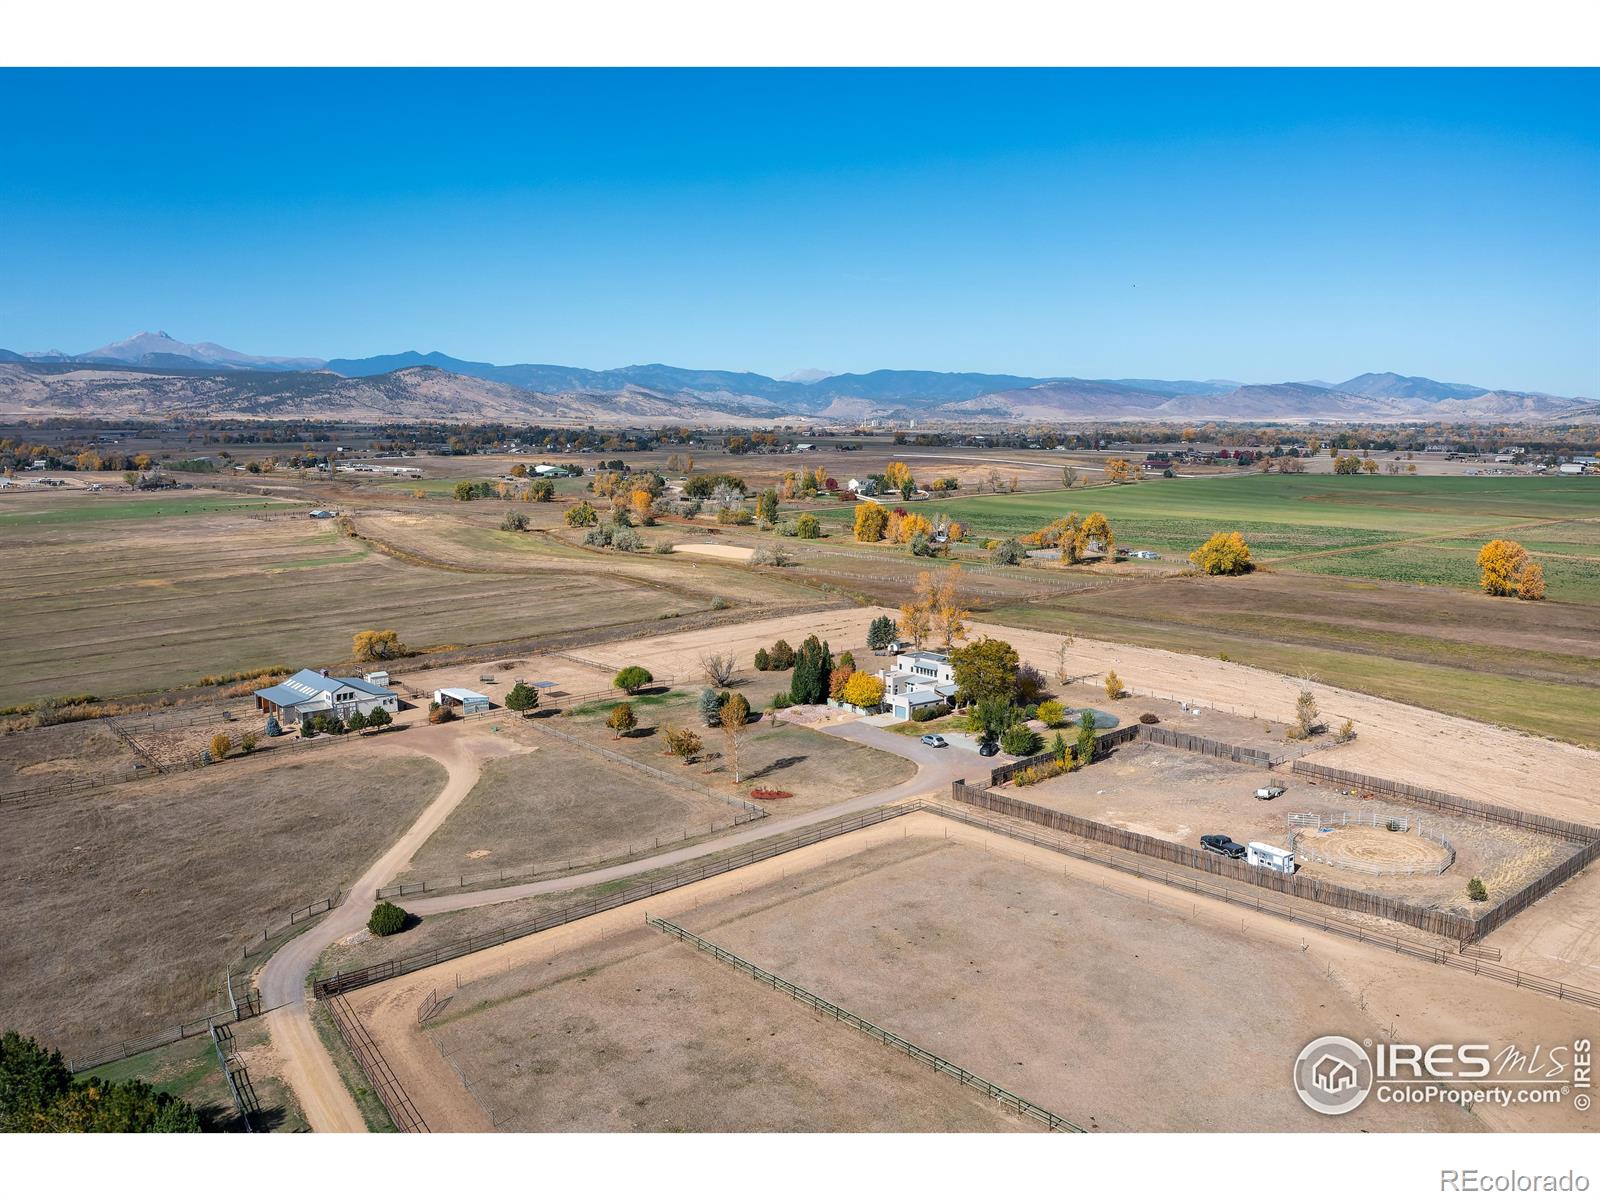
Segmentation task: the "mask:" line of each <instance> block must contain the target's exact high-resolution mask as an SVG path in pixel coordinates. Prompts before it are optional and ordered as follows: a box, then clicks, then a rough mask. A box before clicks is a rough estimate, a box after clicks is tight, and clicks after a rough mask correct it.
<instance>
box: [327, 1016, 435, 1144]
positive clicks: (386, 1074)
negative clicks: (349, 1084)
mask: <svg viewBox="0 0 1600 1200" xmlns="http://www.w3.org/2000/svg"><path fill="white" fill-rule="evenodd" d="M327 1000H328V1015H329V1016H330V1017H332V1018H333V1027H334V1028H335V1029H337V1030H338V1031H339V1037H340V1038H341V1039H343V1041H344V1044H345V1046H346V1047H347V1048H348V1049H349V1051H350V1053H351V1055H353V1056H354V1058H355V1060H356V1062H357V1063H359V1064H360V1066H361V1069H362V1071H364V1072H365V1073H366V1076H367V1080H368V1082H370V1083H371V1084H372V1090H373V1091H374V1092H376V1093H377V1095H378V1100H379V1102H380V1103H382V1105H383V1110H384V1111H385V1112H386V1113H388V1114H389V1120H390V1121H391V1122H393V1123H394V1127H395V1128H396V1129H398V1130H399V1131H400V1132H401V1133H427V1132H428V1124H427V1122H426V1121H424V1120H423V1119H422V1114H421V1113H419V1112H418V1111H417V1107H416V1105H414V1104H412V1103H411V1097H410V1096H408V1095H406V1090H405V1088H403V1087H401V1086H400V1080H399V1079H398V1078H396V1076H395V1073H394V1072H393V1071H392V1070H390V1068H389V1063H388V1060H387V1059H385V1058H384V1057H383V1051H382V1050H380V1049H378V1043H377V1042H375V1041H373V1040H372V1035H371V1034H370V1033H368V1032H367V1027H366V1026H365V1025H363V1024H362V1023H361V1018H360V1017H358V1016H357V1015H356V1010H355V1009H354V1008H352V1007H350V1002H349V1001H348V1000H346V999H345V998H344V997H343V996H339V995H330V996H328V997H327Z"/></svg>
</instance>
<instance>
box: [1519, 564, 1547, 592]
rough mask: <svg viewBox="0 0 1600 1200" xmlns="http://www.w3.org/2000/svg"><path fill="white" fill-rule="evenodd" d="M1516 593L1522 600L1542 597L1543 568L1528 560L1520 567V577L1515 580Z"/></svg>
mask: <svg viewBox="0 0 1600 1200" xmlns="http://www.w3.org/2000/svg"><path fill="white" fill-rule="evenodd" d="M1517 595H1518V596H1520V597H1522V599H1524V600H1543V599H1544V568H1543V567H1541V566H1540V565H1539V564H1538V563H1536V562H1530V563H1529V564H1528V565H1527V566H1525V567H1523V568H1522V578H1520V579H1518V580H1517Z"/></svg>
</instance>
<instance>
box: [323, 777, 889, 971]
mask: <svg viewBox="0 0 1600 1200" xmlns="http://www.w3.org/2000/svg"><path fill="white" fill-rule="evenodd" d="M920 807H921V805H920V804H917V803H914V802H913V803H907V804H895V805H890V806H888V807H886V808H874V809H868V810H867V811H866V812H860V813H852V814H850V815H849V816H846V817H839V818H837V819H835V820H832V821H828V822H825V823H823V824H821V825H815V826H812V827H811V828H810V829H806V830H802V831H801V832H799V833H795V834H791V835H790V836H788V837H784V838H777V839H774V840H772V841H768V842H764V843H759V844H757V845H755V846H751V847H748V848H746V849H744V850H741V851H739V852H738V853H736V854H731V855H729V856H727V857H726V858H720V857H708V858H707V859H706V860H704V861H701V862H698V863H693V864H690V865H689V866H687V867H684V868H682V869H681V870H678V871H674V872H673V873H671V874H670V875H661V876H657V877H656V878H654V879H647V880H643V881H641V882H639V883H637V884H634V885H633V886H632V887H629V888H624V889H623V890H621V891H618V892H613V893H612V894H611V895H609V896H601V897H597V898H596V899H593V900H585V901H583V902H582V903H580V904H574V905H571V906H569V907H567V908H564V909H561V910H559V911H557V912H553V913H546V914H545V915H543V916H540V917H535V918H534V919H533V920H531V921H521V922H518V923H517V924H515V925H509V926H506V927H504V928H502V929H499V930H493V931H491V932H489V933H483V934H477V935H475V936H473V937H469V938H464V939H462V940H460V941H457V942H452V943H450V944H448V945H445V946H441V947H439V948H438V949H436V950H427V951H423V952H422V953H419V954H412V955H408V956H406V957H403V958H395V959H390V960H388V961H387V962H381V963H374V964H372V965H370V966H366V967H355V968H352V969H350V970H348V971H339V972H336V973H335V974H332V975H324V976H315V977H313V978H312V980H311V989H312V994H313V995H315V996H317V997H319V998H320V997H323V996H331V995H336V994H337V993H339V992H347V991H350V990H352V989H354V988H360V987H366V986H367V985H368V984H372V983H380V982H382V981H383V980H386V979H393V978H394V977H396V976H398V975H406V974H409V973H410V972H412V971H420V970H423V969H424V968H426V967H432V966H437V965H438V964H439V963H443V962H449V961H450V960H451V959H455V958H461V957H463V956H464V955H468V954H474V953H476V952H477V951H479V950H487V949H488V948H490V947H491V946H500V945H504V944H505V943H506V942H510V941H515V940H516V939H517V938H523V937H527V936H528V935H529V934H534V933H541V932H543V931H544V930H546V929H554V928H555V927H556V926H558V925H566V924H568V923H570V922H572V921H578V920H582V919H583V918H584V917H592V916H596V915H597V914H599V913H603V912H610V911H611V910H612V909H615V908H621V907H622V906H623V905H625V904H633V903H635V902H636V901H639V900H647V899H649V898H650V897H651V896H659V895H660V894H661V893H663V892H670V891H673V890H675V889H677V888H680V887H683V886H685V885H686V884H690V883H697V882H699V881H700V880H702V879H712V878H715V877H716V876H718V875H722V874H725V873H727V872H728V871H737V870H738V869H739V868H741V867H748V866H751V865H752V864H754V863H758V862H764V861H765V860H766V859H769V858H774V857H776V856H777V855H780V854H788V853H789V852H790V851H792V850H799V849H802V848H804V847H806V846H812V845H815V844H816V843H818V842H822V841H826V840H828V839H829V838H834V837H838V836H839V835H840V834H845V833H851V832H854V831H855V830H857V829H866V828H868V827H869V826H873V825H879V824H882V823H883V822H884V821H892V820H894V819H895V818H896V817H903V816H905V815H906V814H907V813H910V812H916V811H917V810H918V809H919V808H920Z"/></svg>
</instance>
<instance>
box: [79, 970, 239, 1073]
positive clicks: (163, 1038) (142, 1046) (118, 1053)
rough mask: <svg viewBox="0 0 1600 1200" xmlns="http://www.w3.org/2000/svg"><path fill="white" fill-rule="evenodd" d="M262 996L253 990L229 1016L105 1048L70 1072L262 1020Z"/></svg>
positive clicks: (170, 1028) (221, 1014)
mask: <svg viewBox="0 0 1600 1200" xmlns="http://www.w3.org/2000/svg"><path fill="white" fill-rule="evenodd" d="M262 1011H263V1010H262V1008H261V993H260V992H257V991H256V990H255V989H254V988H252V989H250V990H249V991H247V992H245V993H244V994H243V995H242V996H241V997H240V999H239V1002H238V1003H237V1004H235V1005H233V1006H232V1007H231V1008H230V1009H228V1010H227V1011H226V1012H215V1013H208V1014H207V1015H206V1016H203V1017H196V1018H195V1019H194V1020H192V1021H180V1022H179V1023H178V1024H176V1025H169V1026H167V1027H166V1028H165V1029H160V1030H157V1031H156V1032H155V1033H152V1034H148V1035H146V1036H144V1037H138V1038H127V1039H125V1040H123V1041H120V1042H115V1043H112V1044H111V1045H108V1046H102V1047H101V1048H100V1049H98V1050H93V1051H91V1052H90V1053H88V1054H86V1055H84V1056H83V1057H82V1058H74V1059H70V1060H69V1061H68V1062H67V1070H69V1071H71V1072H72V1073H73V1074H74V1075H76V1074H77V1073H78V1072H80V1071H87V1070H89V1069H91V1068H93V1067H100V1066H104V1065H105V1064H106V1063H109V1062H117V1061H118V1060H119V1059H124V1058H132V1057H133V1056H134V1055H135V1054H143V1053H145V1052H146V1051H148V1050H158V1049H160V1048H161V1047H162V1046H170V1045H171V1044H172V1043H173V1042H181V1041H183V1040H184V1039H185V1038H192V1037H197V1036H198V1035H200V1034H202V1033H205V1032H207V1031H208V1030H209V1029H210V1028H211V1026H212V1024H213V1023H214V1022H217V1021H243V1020H245V1019H246V1018H249V1017H259V1016H260V1015H261V1013H262Z"/></svg>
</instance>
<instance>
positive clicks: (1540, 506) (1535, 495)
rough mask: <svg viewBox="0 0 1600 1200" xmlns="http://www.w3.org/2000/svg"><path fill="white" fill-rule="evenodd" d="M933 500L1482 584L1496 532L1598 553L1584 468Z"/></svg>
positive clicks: (1127, 537)
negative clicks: (1083, 516) (1578, 475)
mask: <svg viewBox="0 0 1600 1200" xmlns="http://www.w3.org/2000/svg"><path fill="white" fill-rule="evenodd" d="M938 508H939V510H940V511H943V512H948V513H949V514H950V515H951V516H952V517H954V518H955V519H957V520H959V521H963V522H965V523H967V524H968V526H969V527H970V528H971V529H972V531H973V534H974V536H976V537H978V538H991V537H1016V536H1020V535H1022V534H1025V533H1029V532H1031V531H1033V530H1035V529H1038V528H1040V527H1041V526H1043V525H1044V524H1046V523H1047V522H1048V521H1050V520H1053V519H1054V518H1056V517H1060V516H1064V515H1066V513H1067V512H1069V511H1077V512H1080V513H1087V512H1091V511H1099V512H1103V513H1105V514H1106V516H1107V517H1108V518H1109V519H1110V521H1111V523H1112V526H1113V528H1114V529H1115V531H1116V534H1117V542H1118V544H1119V545H1122V546H1125V547H1130V548H1141V549H1153V550H1158V551H1161V552H1162V553H1163V554H1171V555H1182V554H1187V553H1188V551H1190V550H1191V549H1193V548H1194V547H1195V546H1197V545H1199V544H1200V543H1201V542H1203V541H1204V540H1205V539H1206V538H1207V537H1209V536H1210V535H1211V534H1212V533H1214V532H1216V531H1217V530H1235V529H1237V530H1239V531H1240V532H1241V533H1242V534H1244V537H1245V540H1246V541H1247V542H1248V543H1249V544H1250V547H1251V549H1252V551H1253V552H1254V554H1255V557H1256V559H1257V561H1259V562H1264V563H1273V562H1279V563H1281V564H1282V565H1284V566H1293V567H1294V569H1296V570H1307V571H1316V572H1318V573H1322V574H1336V575H1348V576H1353V577H1357V578H1368V579H1385V580H1393V581H1396V582H1405V583H1439V584H1445V585H1448V586H1456V587H1473V586H1475V585H1476V571H1475V569H1474V568H1473V567H1472V563H1471V558H1472V554H1475V553H1476V550H1477V548H1478V546H1480V545H1481V544H1482V543H1483V542H1484V541H1487V540H1488V539H1489V538H1491V537H1497V536H1506V537H1512V538H1515V539H1516V540H1518V541H1521V542H1522V543H1523V544H1524V545H1526V546H1528V547H1529V549H1530V550H1532V551H1535V552H1538V551H1541V550H1547V551H1548V552H1550V553H1553V554H1561V555H1570V556H1574V557H1578V558H1587V559H1592V560H1595V561H1597V562H1600V483H1597V482H1596V481H1592V480H1588V479H1538V478H1531V477H1530V478H1523V477H1507V478H1478V477H1471V476H1419V477H1389V476H1372V477H1367V476H1360V477H1341V476H1326V475H1323V476H1315V475H1252V476H1242V477H1241V476H1231V477H1226V478H1216V479H1163V480H1151V481H1149V482H1146V483H1141V484H1137V485H1134V486H1131V487H1097V488H1091V489H1083V490H1079V491H1074V492H1072V493H1070V494H1069V493H1067V492H1065V491H1055V492H1030V493H1025V494H1022V495H1016V496H982V497H974V498H971V499H966V500H956V501H953V502H949V503H943V504H940V505H939V506H938ZM1397 545H1399V546H1403V548H1402V549H1391V548H1390V547H1395V546H1397ZM1338 551H1350V553H1347V554H1338V553H1336V552H1338ZM1466 551H1471V553H1465V552H1466ZM1311 555H1316V556H1324V555H1325V556H1326V557H1307V556H1311ZM1545 568H1546V572H1547V574H1548V575H1549V576H1550V577H1551V593H1552V595H1553V596H1560V597H1561V598H1570V599H1574V600H1582V601H1584V602H1590V601H1593V600H1595V599H1600V592H1597V590H1596V580H1595V576H1594V572H1593V571H1592V570H1590V569H1589V568H1588V567H1587V564H1585V563H1581V562H1580V563H1576V564H1573V565H1572V566H1570V567H1564V566H1562V565H1560V564H1559V560H1552V561H1551V562H1547V563H1546V564H1545ZM1558 576H1559V577H1560V581H1559V582H1558V581H1557V577H1558Z"/></svg>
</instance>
